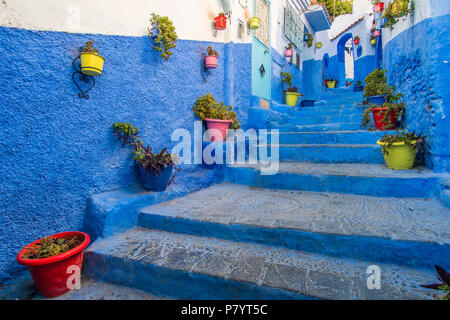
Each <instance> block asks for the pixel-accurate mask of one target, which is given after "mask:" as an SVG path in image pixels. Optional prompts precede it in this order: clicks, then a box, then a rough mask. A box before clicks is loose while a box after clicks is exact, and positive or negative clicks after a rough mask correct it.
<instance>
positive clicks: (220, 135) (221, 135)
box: [192, 93, 240, 142]
mask: <svg viewBox="0 0 450 320" xmlns="http://www.w3.org/2000/svg"><path fill="white" fill-rule="evenodd" d="M192 111H193V112H194V114H195V116H196V117H197V118H200V119H201V120H205V122H206V127H207V129H208V135H209V137H210V140H211V141H216V142H220V141H223V140H225V139H226V137H227V130H228V128H230V129H238V128H240V124H239V121H238V120H237V119H236V112H234V111H233V107H232V106H226V105H225V104H224V103H223V102H217V101H216V99H214V97H213V96H212V94H211V93H208V94H205V95H203V96H201V97H199V98H198V99H197V101H196V102H195V104H194V105H193V106H192Z"/></svg>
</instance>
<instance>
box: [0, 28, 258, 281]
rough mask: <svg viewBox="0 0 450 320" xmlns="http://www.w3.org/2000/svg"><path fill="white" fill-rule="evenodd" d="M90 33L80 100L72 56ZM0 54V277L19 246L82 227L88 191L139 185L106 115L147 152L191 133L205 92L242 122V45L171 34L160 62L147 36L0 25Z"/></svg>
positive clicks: (245, 50)
mask: <svg viewBox="0 0 450 320" xmlns="http://www.w3.org/2000/svg"><path fill="white" fill-rule="evenodd" d="M91 38H93V39H95V40H96V41H98V42H99V50H100V54H101V55H103V56H104V57H105V59H106V61H105V66H104V74H103V75H102V76H101V77H99V78H97V84H96V86H95V87H94V89H92V91H91V92H90V96H91V98H90V99H89V100H85V99H79V98H78V96H77V94H78V91H77V88H76V87H75V85H74V84H73V82H72V79H71V76H72V72H73V70H72V59H73V58H74V57H75V56H76V50H77V48H78V47H80V46H81V45H82V44H83V43H84V42H85V41H87V40H89V39H91ZM208 45H212V46H213V47H214V49H216V50H217V51H219V53H220V56H219V62H218V68H217V69H216V70H213V71H212V74H211V75H210V76H209V78H208V82H207V83H203V79H202V77H201V75H200V63H201V57H200V50H201V48H203V49H204V48H206V47H207V46H208ZM0 59H1V61H2V63H1V64H0V75H1V77H0V87H1V88H2V99H1V100H0V111H1V112H0V122H1V123H2V126H1V128H0V141H1V142H0V143H1V148H0V150H1V153H2V155H1V159H2V161H1V162H0V172H1V174H0V179H1V180H0V190H1V192H0V219H1V220H0V237H2V238H1V239H0V240H1V241H2V244H3V245H2V246H1V247H0V283H3V282H4V281H5V280H6V279H8V278H11V277H12V276H14V275H16V274H17V273H18V272H20V271H21V270H22V268H20V267H19V266H18V265H17V263H16V262H15V255H16V254H17V252H18V251H19V250H20V248H22V247H23V246H24V245H26V244H28V243H29V242H31V241H33V240H35V239H37V238H39V237H42V236H44V235H48V234H51V233H55V232H60V231H65V230H71V229H80V228H81V226H82V222H83V217H84V215H85V213H86V204H87V199H88V198H89V197H90V196H91V195H93V194H96V193H99V192H103V191H106V190H112V189H116V188H119V187H122V186H125V185H128V184H134V183H137V182H138V178H137V176H136V174H135V172H134V170H133V168H132V154H131V152H130V149H129V148H126V147H124V148H122V147H121V145H120V143H119V142H118V141H117V139H116V137H115V136H113V135H112V124H113V122H115V121H124V122H125V121H126V122H132V123H134V124H135V125H136V126H137V127H139V128H140V130H141V133H142V139H143V140H144V142H146V143H149V144H151V145H153V146H154V148H155V150H160V149H161V148H162V147H164V146H167V147H169V148H171V147H172V146H173V145H174V144H175V143H172V142H170V134H171V133H172V131H173V130H174V129H176V128H187V129H189V130H191V131H192V128H193V120H194V118H193V114H192V111H191V108H192V104H193V103H194V102H195V100H196V99H197V97H198V96H200V95H203V94H206V93H209V92H211V93H213V95H214V96H215V97H216V98H217V99H219V100H225V102H226V103H231V104H233V106H234V107H235V108H236V110H237V113H238V117H239V118H240V119H241V120H242V124H243V126H244V127H245V126H246V119H247V109H248V107H249V105H250V92H251V79H250V65H251V48H250V44H234V43H229V44H226V45H225V44H223V43H208V42H199V41H188V40H179V41H178V45H177V47H176V49H175V50H174V55H173V58H171V59H170V60H169V61H167V62H163V61H162V60H161V58H160V56H159V54H158V53H156V52H154V51H153V50H152V49H151V43H150V41H149V39H148V37H125V36H105V35H89V34H83V35H81V34H69V33H63V32H41V31H27V30H21V29H13V28H5V27H0ZM184 169H185V170H194V169H195V168H194V166H189V167H187V166H185V167H184ZM5 238H6V239H5Z"/></svg>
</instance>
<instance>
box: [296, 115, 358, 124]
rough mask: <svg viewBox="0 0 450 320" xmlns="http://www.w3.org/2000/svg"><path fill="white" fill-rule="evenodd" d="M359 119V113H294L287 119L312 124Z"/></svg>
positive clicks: (347, 121) (356, 120)
mask: <svg viewBox="0 0 450 320" xmlns="http://www.w3.org/2000/svg"><path fill="white" fill-rule="evenodd" d="M358 121H361V115H360V114H349V115H338V116H336V115H323V116H306V115H302V114H299V115H295V116H292V117H291V118H290V119H289V120H288V124H293V125H314V124H330V123H343V122H344V123H351V122H358Z"/></svg>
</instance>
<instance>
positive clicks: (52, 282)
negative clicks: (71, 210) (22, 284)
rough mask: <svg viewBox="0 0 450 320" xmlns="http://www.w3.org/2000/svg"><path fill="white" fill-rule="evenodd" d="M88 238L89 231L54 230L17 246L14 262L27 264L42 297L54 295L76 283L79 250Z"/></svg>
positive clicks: (80, 261) (78, 275)
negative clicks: (22, 245)
mask: <svg viewBox="0 0 450 320" xmlns="http://www.w3.org/2000/svg"><path fill="white" fill-rule="evenodd" d="M89 241H90V238H89V235H88V234H86V233H84V232H79V231H68V232H62V233H57V234H54V235H51V236H48V237H45V238H42V239H39V240H36V241H34V242H32V243H30V244H29V245H27V246H26V247H25V248H23V249H22V250H20V252H19V253H18V254H17V262H19V263H20V264H22V265H25V266H27V267H28V270H29V271H30V274H31V276H32V278H33V280H34V283H35V284H36V287H37V288H38V290H39V292H40V293H41V294H42V295H43V296H44V297H47V298H53V297H57V296H60V295H62V294H64V293H66V292H68V291H70V290H72V289H73V288H75V287H76V286H77V284H79V281H80V274H81V267H82V264H83V250H84V249H85V248H86V247H87V245H88V244H89Z"/></svg>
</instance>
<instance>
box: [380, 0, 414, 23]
mask: <svg viewBox="0 0 450 320" xmlns="http://www.w3.org/2000/svg"><path fill="white" fill-rule="evenodd" d="M409 2H410V0H394V1H393V2H391V3H389V4H388V6H387V8H386V9H385V10H384V13H383V16H382V17H383V18H386V24H385V25H384V27H385V28H389V29H391V30H392V29H394V25H395V24H396V23H397V22H398V20H399V19H400V18H401V17H404V16H406V15H408V14H409V13H412V12H413V11H414V7H415V5H414V2H413V1H411V8H410V7H409Z"/></svg>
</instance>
